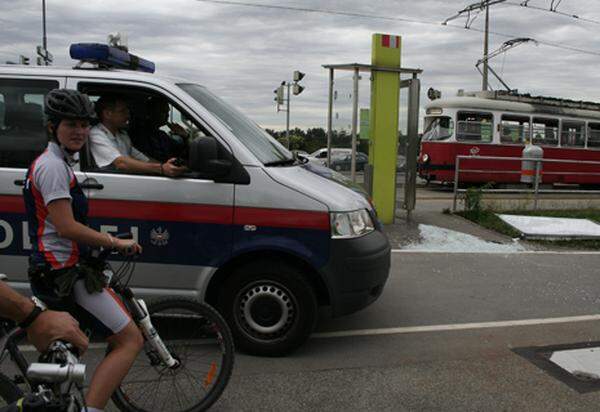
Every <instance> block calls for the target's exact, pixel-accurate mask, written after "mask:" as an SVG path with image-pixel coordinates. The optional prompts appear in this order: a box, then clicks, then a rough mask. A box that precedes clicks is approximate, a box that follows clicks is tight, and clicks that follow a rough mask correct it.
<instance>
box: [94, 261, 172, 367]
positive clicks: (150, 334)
mask: <svg viewBox="0 0 600 412" xmlns="http://www.w3.org/2000/svg"><path fill="white" fill-rule="evenodd" d="M108 270H110V272H112V269H111V268H110V267H109V268H108V269H105V274H106V271H108ZM108 275H109V277H110V278H111V283H110V285H109V286H110V287H111V288H112V289H113V290H114V291H115V292H116V293H117V294H118V295H120V296H121V297H122V298H123V300H124V301H125V305H126V306H127V308H128V309H129V312H130V313H131V316H132V318H133V321H134V322H135V324H136V325H137V326H138V327H139V328H140V330H141V332H142V335H143V336H144V339H145V341H146V342H147V343H148V344H149V345H150V347H151V348H152V349H154V351H155V352H156V353H157V354H158V356H159V357H160V360H162V362H164V364H165V365H166V366H167V367H168V368H171V369H175V368H177V367H178V366H179V361H178V360H177V359H175V358H174V357H173V356H172V355H171V353H170V352H169V350H168V349H167V347H166V346H165V344H164V342H163V341H162V339H161V337H160V336H159V335H158V333H157V332H156V329H155V328H154V326H153V325H152V322H151V321H150V315H149V314H148V310H147V307H146V303H145V302H144V300H143V299H136V297H135V295H134V293H133V291H132V290H131V288H130V287H128V286H122V285H121V284H119V283H118V280H115V279H114V277H113V276H112V273H109V274H108Z"/></svg>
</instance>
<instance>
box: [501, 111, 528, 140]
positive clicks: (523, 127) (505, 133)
mask: <svg viewBox="0 0 600 412" xmlns="http://www.w3.org/2000/svg"><path fill="white" fill-rule="evenodd" d="M529 127H530V123H529V117H528V116H516V115H511V114H503V115H502V119H501V120H500V141H501V142H503V143H515V144H522V143H524V142H528V141H529Z"/></svg>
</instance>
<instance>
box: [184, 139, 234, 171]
mask: <svg viewBox="0 0 600 412" xmlns="http://www.w3.org/2000/svg"><path fill="white" fill-rule="evenodd" d="M218 145H219V144H218V143H217V140H216V139H215V138H214V137H212V136H202V137H197V138H195V139H194V140H192V141H191V142H190V147H189V148H190V157H189V167H190V169H192V170H193V171H194V172H198V173H201V174H202V175H204V176H207V177H223V176H227V175H228V174H229V172H230V171H231V167H232V162H231V160H227V159H219V158H218V157H219V156H218V153H219V148H218Z"/></svg>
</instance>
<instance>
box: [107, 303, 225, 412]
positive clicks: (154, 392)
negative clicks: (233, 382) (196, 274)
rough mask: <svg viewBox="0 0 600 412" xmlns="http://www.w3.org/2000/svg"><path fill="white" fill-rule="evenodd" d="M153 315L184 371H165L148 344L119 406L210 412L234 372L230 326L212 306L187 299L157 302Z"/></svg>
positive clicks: (124, 387)
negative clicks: (204, 411)
mask: <svg viewBox="0 0 600 412" xmlns="http://www.w3.org/2000/svg"><path fill="white" fill-rule="evenodd" d="M148 313H149V314H150V319H151V321H152V324H153V326H154V328H155V329H156V331H157V333H158V335H159V336H160V337H161V339H162V340H163V342H164V344H165V345H166V347H167V349H168V350H169V352H170V353H171V355H172V356H173V357H174V358H175V359H176V360H177V361H178V365H176V366H175V367H171V368H170V367H168V366H167V365H165V364H164V363H163V362H162V361H161V359H160V357H159V356H158V355H157V353H156V352H154V351H153V350H152V348H151V347H149V345H148V343H146V344H145V347H144V351H143V352H142V353H140V355H139V356H138V357H137V359H136V360H135V363H134V364H133V366H132V368H131V369H130V371H129V374H128V375H127V376H126V377H125V379H124V380H123V382H122V383H121V385H120V387H119V388H118V389H117V390H116V391H115V393H114V394H113V402H114V403H115V404H116V405H117V407H119V409H121V410H123V411H172V412H175V411H177V412H179V411H187V412H195V411H203V410H206V409H208V408H209V407H210V406H211V405H212V404H213V403H215V402H216V400H217V399H218V398H219V397H220V396H221V394H222V393H223V390H224V389H225V387H226V386H227V383H228V382H229V378H230V376H231V372H232V370H233V361H234V347H233V338H232V336H231V332H230V331H229V327H228V326H227V324H226V323H225V320H223V318H222V317H221V315H219V313H218V312H217V311H216V310H215V309H213V308H212V307H210V306H209V305H207V304H205V303H201V302H199V301H196V300H192V299H183V298H167V299H164V300H160V301H156V302H153V303H152V304H150V305H149V306H148Z"/></svg>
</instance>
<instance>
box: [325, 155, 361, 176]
mask: <svg viewBox="0 0 600 412" xmlns="http://www.w3.org/2000/svg"><path fill="white" fill-rule="evenodd" d="M367 163H369V156H367V155H366V154H364V153H362V152H356V170H365V165H366V164H367ZM351 165H352V153H342V154H337V155H332V158H331V166H330V167H331V168H332V169H333V170H336V171H338V172H339V171H341V170H350V167H351Z"/></svg>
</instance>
